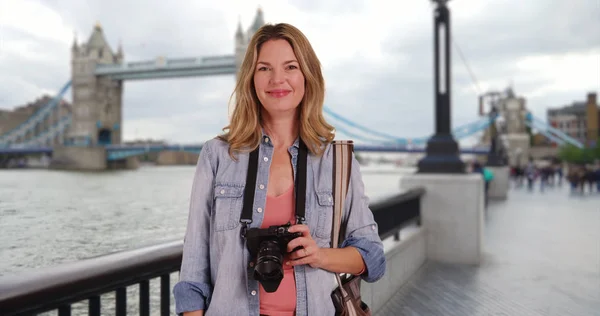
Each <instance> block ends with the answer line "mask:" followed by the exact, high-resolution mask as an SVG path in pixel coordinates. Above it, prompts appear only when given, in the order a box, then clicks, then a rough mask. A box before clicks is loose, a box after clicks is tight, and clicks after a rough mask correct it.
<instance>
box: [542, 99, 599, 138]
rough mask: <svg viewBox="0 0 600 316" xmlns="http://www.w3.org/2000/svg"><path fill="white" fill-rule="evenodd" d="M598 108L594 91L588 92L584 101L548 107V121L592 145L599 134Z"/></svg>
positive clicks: (562, 130)
mask: <svg viewBox="0 0 600 316" xmlns="http://www.w3.org/2000/svg"><path fill="white" fill-rule="evenodd" d="M599 108H600V106H599V105H598V103H597V101H596V93H589V94H588V96H587V101H585V102H582V101H575V102H573V103H572V104H571V105H567V106H563V107H562V108H554V109H548V112H547V119H548V123H549V124H550V125H551V126H552V127H554V128H556V129H558V130H560V131H561V132H563V133H565V134H567V135H569V136H571V137H573V138H575V139H577V140H579V141H580V142H582V143H584V144H586V145H588V146H593V145H595V144H596V142H597V141H598V138H599V135H600V130H599V129H598V126H599V125H600V110H599Z"/></svg>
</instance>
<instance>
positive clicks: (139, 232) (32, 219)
mask: <svg viewBox="0 0 600 316" xmlns="http://www.w3.org/2000/svg"><path fill="white" fill-rule="evenodd" d="M404 172H406V169H396V168H393V167H390V166H383V167H381V166H379V167H378V166H373V167H371V166H369V167H365V168H363V180H364V182H365V187H366V190H367V194H368V195H369V196H370V197H371V198H372V199H374V200H376V199H378V198H382V197H385V196H386V195H390V194H393V193H397V192H398V191H399V177H400V174H401V173H404ZM193 174H194V167H193V166H175V167H157V166H144V167H141V168H139V169H137V170H124V171H111V172H66V171H56V170H44V169H37V170H35V169H34V170H0V236H1V238H0V276H1V275H4V274H12V273H17V272H23V271H26V270H28V269H32V268H40V267H46V266H51V265H56V264H59V263H61V262H69V261H74V260H79V259H83V258H88V257H92V256H98V255H102V254H105V253H109V252H114V251H119V250H125V249H131V248H137V247H141V246H144V245H149V244H155V243H160V242H163V241H170V240H174V239H179V238H183V235H184V233H185V227H186V221H187V215H188V203H189V196H190V188H191V183H192V178H193Z"/></svg>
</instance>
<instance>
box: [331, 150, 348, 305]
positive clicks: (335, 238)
mask: <svg viewBox="0 0 600 316" xmlns="http://www.w3.org/2000/svg"><path fill="white" fill-rule="evenodd" d="M332 146H333V188H334V190H333V227H332V231H331V239H332V241H331V247H332V248H337V247H338V244H339V242H340V230H341V226H342V214H343V213H344V202H345V201H346V195H347V194H348V187H349V186H350V173H351V172H352V152H353V151H354V144H353V141H351V140H341V141H334V142H333V143H332ZM335 278H336V280H337V282H338V285H339V288H340V290H341V292H342V296H343V297H347V296H348V293H347V292H346V290H345V289H344V287H343V286H342V279H341V278H340V275H339V274H338V273H336V274H335Z"/></svg>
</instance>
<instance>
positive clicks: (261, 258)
mask: <svg viewBox="0 0 600 316" xmlns="http://www.w3.org/2000/svg"><path fill="white" fill-rule="evenodd" d="M290 226H291V223H289V222H288V223H287V224H285V225H274V226H270V227H268V228H251V229H248V230H247V231H246V243H247V246H248V250H249V251H250V255H251V256H252V258H253V260H254V259H256V260H255V265H254V273H253V277H254V279H255V280H257V281H258V282H260V284H261V285H262V286H263V288H264V289H265V291H267V292H268V293H272V292H275V291H277V288H278V287H279V284H280V283H281V280H282V279H283V256H284V255H285V253H286V252H287V251H286V250H287V245H288V243H289V242H290V241H292V240H293V239H294V238H296V237H300V236H302V233H290V232H289V231H288V229H289V228H290ZM300 248H302V247H297V248H296V249H294V251H296V250H297V249H300Z"/></svg>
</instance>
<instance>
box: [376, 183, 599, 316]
mask: <svg viewBox="0 0 600 316" xmlns="http://www.w3.org/2000/svg"><path fill="white" fill-rule="evenodd" d="M484 236H485V237H484V238H485V241H484V243H485V252H484V258H483V262H482V263H481V265H480V266H460V265H452V264H442V263H439V262H432V261H427V262H426V263H425V264H424V265H423V266H422V267H421V268H420V269H419V271H418V272H417V273H416V274H415V275H414V276H413V277H411V279H409V281H408V282H407V283H406V284H405V285H403V287H402V288H401V289H400V290H399V291H398V292H397V293H396V295H395V296H394V297H392V299H390V300H389V301H388V302H387V303H386V304H385V306H384V307H383V308H382V309H381V310H379V311H378V313H377V316H383V315H386V316H387V315H402V316H412V315H431V316H434V315H444V316H454V315H456V316H458V315H460V316H466V315H510V316H513V315H514V316H529V315H531V316H538V315H539V316H542V315H543V316H552V315H557V316H559V315H560V316H567V315H577V316H596V315H600V193H595V194H590V193H586V194H585V195H583V196H581V195H577V194H571V193H570V192H569V189H568V187H567V185H566V184H565V183H563V186H562V188H558V187H555V188H546V190H545V191H544V192H541V191H540V188H539V186H538V187H536V188H535V190H534V191H533V192H528V190H527V189H526V188H513V189H511V190H510V192H509V199H508V200H506V201H502V202H491V203H490V205H489V208H488V209H487V211H486V217H485V233H484Z"/></svg>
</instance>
